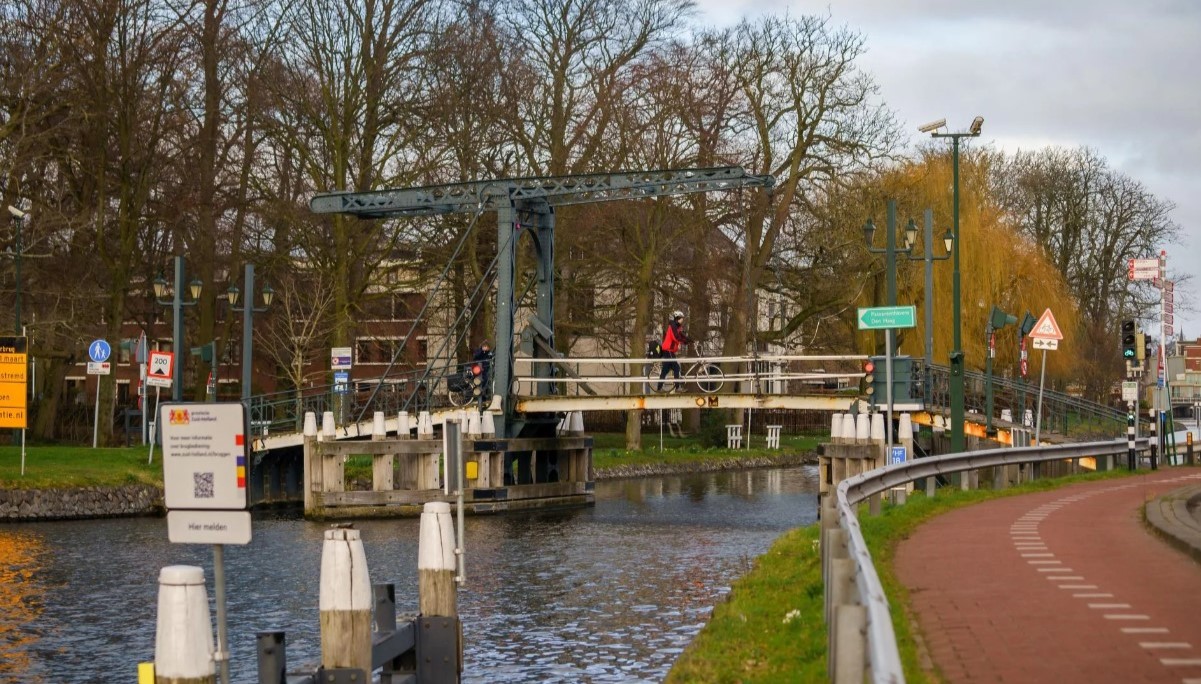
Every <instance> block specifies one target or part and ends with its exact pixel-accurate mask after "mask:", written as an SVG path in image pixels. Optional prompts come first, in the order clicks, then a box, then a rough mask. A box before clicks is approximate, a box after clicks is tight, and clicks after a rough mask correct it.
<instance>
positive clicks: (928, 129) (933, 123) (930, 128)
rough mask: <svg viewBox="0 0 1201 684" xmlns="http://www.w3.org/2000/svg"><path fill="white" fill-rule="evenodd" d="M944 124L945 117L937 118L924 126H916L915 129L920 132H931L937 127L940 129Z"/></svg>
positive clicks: (945, 121)
mask: <svg viewBox="0 0 1201 684" xmlns="http://www.w3.org/2000/svg"><path fill="white" fill-rule="evenodd" d="M946 125H947V120H946V119H939V120H938V121H931V122H930V123H928V124H925V125H924V126H918V127H917V130H919V131H921V132H922V133H933V132H934V131H937V130H938V129H940V128H942V127H943V126H946Z"/></svg>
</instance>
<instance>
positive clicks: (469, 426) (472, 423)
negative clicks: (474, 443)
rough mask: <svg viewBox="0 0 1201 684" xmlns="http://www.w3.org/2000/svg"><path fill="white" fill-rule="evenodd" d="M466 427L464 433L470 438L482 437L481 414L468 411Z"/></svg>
mask: <svg viewBox="0 0 1201 684" xmlns="http://www.w3.org/2000/svg"><path fill="white" fill-rule="evenodd" d="M464 425H465V427H464V430H463V431H464V432H465V433H466V434H467V435H468V436H469V437H473V438H478V437H479V436H480V412H479V411H468V412H467V422H466V423H465V424H464Z"/></svg>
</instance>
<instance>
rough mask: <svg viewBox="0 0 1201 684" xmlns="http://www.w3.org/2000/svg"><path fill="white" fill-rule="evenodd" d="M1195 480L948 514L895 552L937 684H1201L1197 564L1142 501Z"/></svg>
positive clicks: (1177, 476)
mask: <svg viewBox="0 0 1201 684" xmlns="http://www.w3.org/2000/svg"><path fill="white" fill-rule="evenodd" d="M1198 482H1201V472H1198V469H1196V468H1177V469H1161V470H1159V471H1155V472H1149V473H1148V474H1144V475H1137V476H1134V477H1132V478H1123V479H1119V480H1108V481H1102V482H1089V483H1083V484H1075V485H1070V486H1066V487H1061V488H1059V489H1056V490H1054V491H1050V492H1042V493H1037V494H1025V495H1020V496H1014V497H1007V498H1003V499H997V500H993V501H987V502H984V503H980V504H976V505H973V506H968V507H966V508H961V509H957V510H954V511H951V512H949V513H946V514H944V515H941V516H939V517H937V518H934V519H933V520H931V521H930V522H928V523H926V524H924V525H922V526H921V527H919V528H918V529H917V530H916V531H915V532H914V533H913V535H912V536H911V537H910V538H909V539H906V540H904V541H902V542H901V543H900V545H899V546H898V547H897V552H896V559H895V569H896V574H897V578H898V580H899V581H900V582H901V584H902V585H904V586H905V587H907V588H908V590H909V593H910V607H911V610H912V611H913V613H914V615H915V617H916V621H917V623H918V631H919V632H920V634H921V637H922V640H923V641H924V645H925V649H926V651H927V652H928V654H929V657H930V659H931V660H932V661H933V664H934V665H935V667H936V668H937V670H938V671H939V672H940V673H941V674H942V675H943V677H944V678H945V681H947V682H952V683H957V682H1006V683H1012V684H1035V683H1039V682H1047V683H1054V684H1069V683H1073V682H1088V683H1090V684H1095V683H1106V682H1113V683H1115V684H1127V683H1131V684H1134V683H1143V682H1171V683H1174V684H1201V564H1198V563H1197V562H1196V561H1194V560H1193V559H1192V558H1191V557H1189V556H1188V555H1186V554H1185V553H1183V552H1181V551H1179V550H1177V549H1175V548H1173V547H1171V546H1169V545H1168V544H1167V542H1165V541H1163V540H1162V539H1159V538H1157V537H1156V536H1154V534H1153V533H1152V532H1151V531H1150V530H1148V529H1147V528H1146V526H1145V525H1144V524H1143V522H1142V507H1143V505H1144V504H1145V503H1146V502H1147V501H1149V500H1151V499H1153V498H1155V497H1157V496H1159V495H1162V494H1164V493H1167V492H1169V491H1171V490H1173V489H1178V488H1180V487H1183V486H1186V485H1189V484H1197V483H1198Z"/></svg>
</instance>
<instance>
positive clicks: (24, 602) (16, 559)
mask: <svg viewBox="0 0 1201 684" xmlns="http://www.w3.org/2000/svg"><path fill="white" fill-rule="evenodd" d="M44 551H45V550H44V548H43V547H42V545H41V543H40V542H39V541H38V539H37V538H36V537H34V536H33V535H29V534H22V533H19V532H18V533H14V532H10V531H7V530H4V529H3V528H0V675H3V674H14V675H15V674H19V673H22V672H26V671H28V670H29V668H30V666H31V665H32V656H31V654H30V649H31V647H32V646H33V644H34V643H36V642H37V641H38V639H39V638H40V637H41V634H40V631H41V628H40V626H39V625H38V624H37V618H38V616H39V615H41V613H42V605H41V603H42V596H43V595H44V594H45V593H46V587H45V586H41V578H40V577H39V575H40V574H41V573H39V572H38V571H39V569H40V563H41V556H42V555H43V553H44Z"/></svg>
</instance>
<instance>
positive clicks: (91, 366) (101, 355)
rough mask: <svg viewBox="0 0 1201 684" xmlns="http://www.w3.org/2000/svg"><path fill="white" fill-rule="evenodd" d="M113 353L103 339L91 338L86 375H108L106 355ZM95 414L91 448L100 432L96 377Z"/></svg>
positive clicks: (98, 396)
mask: <svg viewBox="0 0 1201 684" xmlns="http://www.w3.org/2000/svg"><path fill="white" fill-rule="evenodd" d="M112 353H113V349H112V347H110V346H108V342H105V341H104V340H93V341H92V343H91V344H89V345H88V358H89V359H91V361H89V362H88V375H95V376H101V375H108V374H109V364H108V357H109V356H110V355H111V354H112ZM95 409H96V410H95V416H94V417H93V419H92V448H93V449H95V448H96V442H97V438H98V437H99V433H100V378H99V377H97V378H96V405H95Z"/></svg>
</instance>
